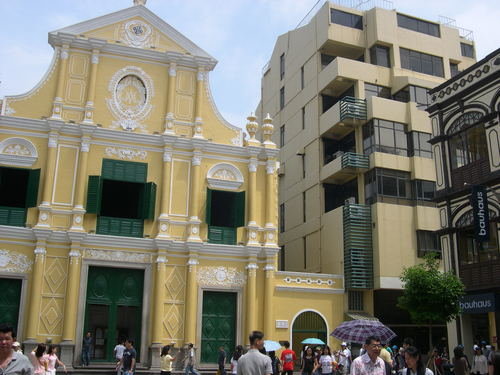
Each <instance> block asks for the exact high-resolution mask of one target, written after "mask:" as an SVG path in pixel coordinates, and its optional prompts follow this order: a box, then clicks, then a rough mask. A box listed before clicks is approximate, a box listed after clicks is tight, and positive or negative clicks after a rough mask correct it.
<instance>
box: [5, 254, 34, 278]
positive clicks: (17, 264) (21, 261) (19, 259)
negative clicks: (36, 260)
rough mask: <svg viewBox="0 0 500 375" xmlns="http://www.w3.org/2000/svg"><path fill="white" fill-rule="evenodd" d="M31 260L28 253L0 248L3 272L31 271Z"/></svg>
mask: <svg viewBox="0 0 500 375" xmlns="http://www.w3.org/2000/svg"><path fill="white" fill-rule="evenodd" d="M32 265H33V261H31V260H30V259H29V258H28V257H27V256H26V255H24V254H20V253H17V252H15V251H10V250H3V249H2V250H0V269H1V270H2V271H3V272H15V273H29V272H30V271H31V266H32Z"/></svg>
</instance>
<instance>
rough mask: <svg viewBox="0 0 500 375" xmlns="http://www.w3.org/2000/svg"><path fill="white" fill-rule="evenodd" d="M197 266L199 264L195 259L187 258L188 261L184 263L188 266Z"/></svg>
mask: <svg viewBox="0 0 500 375" xmlns="http://www.w3.org/2000/svg"><path fill="white" fill-rule="evenodd" d="M197 264H200V262H198V260H197V259H195V258H189V260H188V261H187V263H186V265H188V266H196V265H197Z"/></svg>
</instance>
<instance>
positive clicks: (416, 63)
mask: <svg viewBox="0 0 500 375" xmlns="http://www.w3.org/2000/svg"><path fill="white" fill-rule="evenodd" d="M399 54H400V56H401V67H402V68H403V69H409V70H412V71H414V72H418V73H424V74H430V75H433V76H437V77H444V70H443V59H442V58H441V57H439V56H434V55H429V54H427V53H423V52H417V51H413V50H410V49H407V48H400V49H399Z"/></svg>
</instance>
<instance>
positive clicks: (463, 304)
mask: <svg viewBox="0 0 500 375" xmlns="http://www.w3.org/2000/svg"><path fill="white" fill-rule="evenodd" d="M495 302H496V301H495V294H494V293H484V294H469V295H465V296H463V297H462V298H460V310H461V312H462V314H480V313H487V312H491V311H495V308H496V306H495Z"/></svg>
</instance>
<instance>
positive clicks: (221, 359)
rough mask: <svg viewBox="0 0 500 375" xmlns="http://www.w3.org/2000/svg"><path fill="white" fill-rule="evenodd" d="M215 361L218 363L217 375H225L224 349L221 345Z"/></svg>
mask: <svg viewBox="0 0 500 375" xmlns="http://www.w3.org/2000/svg"><path fill="white" fill-rule="evenodd" d="M217 363H218V365H219V375H226V351H225V350H224V347H223V346H221V347H220V348H219V357H218V358H217Z"/></svg>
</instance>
